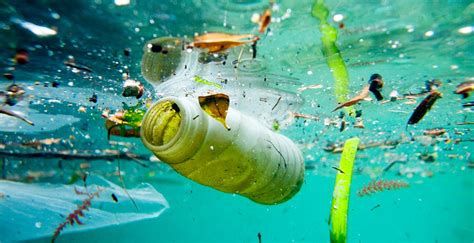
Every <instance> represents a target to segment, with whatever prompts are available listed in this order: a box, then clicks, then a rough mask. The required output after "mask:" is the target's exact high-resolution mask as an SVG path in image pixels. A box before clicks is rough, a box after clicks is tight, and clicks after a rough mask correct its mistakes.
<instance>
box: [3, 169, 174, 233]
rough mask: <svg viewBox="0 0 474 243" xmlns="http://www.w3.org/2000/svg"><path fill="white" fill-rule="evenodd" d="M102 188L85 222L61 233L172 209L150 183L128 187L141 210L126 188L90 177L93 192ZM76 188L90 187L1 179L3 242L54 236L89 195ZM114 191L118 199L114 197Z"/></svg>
mask: <svg viewBox="0 0 474 243" xmlns="http://www.w3.org/2000/svg"><path fill="white" fill-rule="evenodd" d="M98 187H100V188H102V189H103V190H102V191H101V192H100V195H99V197H96V198H94V199H93V200H92V205H91V207H90V208H89V210H88V211H84V212H85V214H84V217H80V219H81V221H82V223H83V225H77V224H75V225H73V226H71V225H67V226H66V228H65V229H64V231H63V232H62V233H61V234H65V233H68V232H75V231H87V230H93V229H97V228H101V227H107V226H111V225H114V226H116V225H119V224H125V223H130V222H134V221H140V220H144V219H149V218H156V217H158V216H159V215H160V214H161V213H163V211H165V210H166V209H167V208H169V205H168V202H167V201H166V199H165V198H164V197H163V195H162V194H161V193H159V192H157V191H156V190H155V189H154V188H153V187H152V186H151V185H149V184H141V185H140V186H138V187H137V188H134V189H129V190H128V192H129V194H130V196H131V197H132V198H133V200H134V201H135V202H136V204H137V207H138V209H137V208H135V206H134V205H133V202H132V201H131V200H130V198H129V197H128V196H127V195H126V193H125V191H124V190H123V188H121V187H119V186H117V185H115V184H113V183H111V182H109V181H107V180H105V179H103V178H99V177H89V178H88V179H87V190H88V192H89V193H93V192H95V191H96V190H97V188H98ZM76 190H77V191H80V192H85V191H86V188H85V187H84V186H79V185H60V184H24V183H18V182H12V181H1V180H0V193H1V194H0V235H1V236H2V241H4V242H13V241H15V242H16V241H24V240H31V239H37V238H41V237H48V236H51V237H52V236H53V233H54V230H55V229H56V227H57V226H58V225H59V224H61V223H62V222H64V221H65V219H66V217H67V215H69V214H70V213H72V212H73V211H74V210H75V209H76V208H77V205H80V204H82V201H83V200H84V199H85V198H87V195H80V194H77V193H76ZM112 194H114V195H115V197H116V198H117V202H115V200H113V198H112ZM59 238H61V235H60V236H59Z"/></svg>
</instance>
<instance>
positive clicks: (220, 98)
mask: <svg viewBox="0 0 474 243" xmlns="http://www.w3.org/2000/svg"><path fill="white" fill-rule="evenodd" d="M199 105H201V108H202V109H203V110H204V111H205V112H206V113H207V114H209V115H210V116H211V117H213V118H214V119H216V120H217V121H219V122H220V123H222V125H224V127H225V128H226V129H227V130H230V127H229V126H227V124H226V122H225V119H226V117H227V110H228V109H229V96H228V95H226V94H212V95H207V96H199Z"/></svg>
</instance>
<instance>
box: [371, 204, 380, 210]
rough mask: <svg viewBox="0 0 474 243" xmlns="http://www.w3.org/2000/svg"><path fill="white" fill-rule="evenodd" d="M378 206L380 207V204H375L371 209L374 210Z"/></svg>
mask: <svg viewBox="0 0 474 243" xmlns="http://www.w3.org/2000/svg"><path fill="white" fill-rule="evenodd" d="M378 207H380V204H377V205H375V206H374V207H373V208H372V209H370V211H374V209H376V208H378Z"/></svg>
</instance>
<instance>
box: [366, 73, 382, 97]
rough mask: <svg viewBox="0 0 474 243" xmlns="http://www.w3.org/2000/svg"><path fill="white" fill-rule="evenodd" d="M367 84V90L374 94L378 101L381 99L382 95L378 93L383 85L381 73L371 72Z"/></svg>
mask: <svg viewBox="0 0 474 243" xmlns="http://www.w3.org/2000/svg"><path fill="white" fill-rule="evenodd" d="M369 84H370V86H369V91H370V92H372V94H374V96H375V98H377V100H378V101H381V100H383V96H382V94H381V93H380V90H381V89H382V87H383V80H382V75H380V74H378V73H375V74H372V76H370V79H369Z"/></svg>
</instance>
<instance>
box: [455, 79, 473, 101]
mask: <svg viewBox="0 0 474 243" xmlns="http://www.w3.org/2000/svg"><path fill="white" fill-rule="evenodd" d="M473 90H474V81H467V82H464V83H461V84H459V85H458V86H456V91H454V93H455V94H460V95H462V98H463V99H465V98H467V97H469V93H471V91H473ZM470 103H472V102H470ZM463 106H464V105H463Z"/></svg>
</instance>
